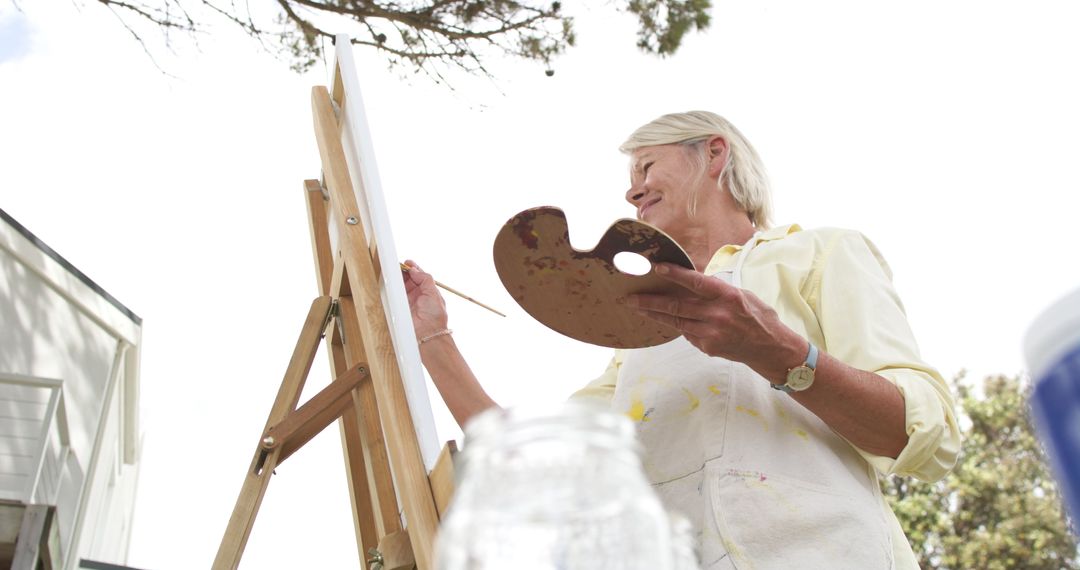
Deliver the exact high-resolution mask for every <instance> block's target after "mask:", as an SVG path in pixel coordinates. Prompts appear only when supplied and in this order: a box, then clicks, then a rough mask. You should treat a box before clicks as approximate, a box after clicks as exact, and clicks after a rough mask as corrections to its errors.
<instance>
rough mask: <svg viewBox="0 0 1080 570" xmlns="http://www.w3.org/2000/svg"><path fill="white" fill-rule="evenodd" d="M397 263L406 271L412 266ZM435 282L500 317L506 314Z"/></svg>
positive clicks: (438, 283) (436, 282)
mask: <svg viewBox="0 0 1080 570" xmlns="http://www.w3.org/2000/svg"><path fill="white" fill-rule="evenodd" d="M399 265H401V270H402V271H406V272H408V271H412V267H409V266H408V265H405V264H404V263H401V264H399ZM435 284H436V285H438V286H439V287H442V288H443V289H444V290H446V291H449V292H451V293H453V294H455V295H457V296H458V297H461V298H462V299H465V300H466V301H470V302H472V303H476V304H477V305H480V306H481V307H483V308H485V309H487V310H489V311H491V312H492V313H495V314H496V315H499V316H500V317H505V316H506V315H504V314H502V313H500V312H499V311H496V310H495V309H492V308H491V307H489V306H487V305H485V304H483V303H481V302H480V301H477V300H476V299H473V298H472V297H470V296H468V295H466V294H465V293H462V292H461V291H458V290H457V289H454V288H453V287H451V286H449V285H445V284H443V283H440V282H438V281H435Z"/></svg>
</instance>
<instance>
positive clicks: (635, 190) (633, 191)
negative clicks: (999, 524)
mask: <svg viewBox="0 0 1080 570" xmlns="http://www.w3.org/2000/svg"><path fill="white" fill-rule="evenodd" d="M644 195H645V191H644V190H642V189H641V187H638V186H631V187H630V189H629V190H627V191H626V201H627V202H630V203H631V204H636V203H637V201H638V200H640V199H641V197H642V196H644Z"/></svg>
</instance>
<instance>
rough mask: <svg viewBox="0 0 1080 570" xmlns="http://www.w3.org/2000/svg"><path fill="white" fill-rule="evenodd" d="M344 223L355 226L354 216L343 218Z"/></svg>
mask: <svg viewBox="0 0 1080 570" xmlns="http://www.w3.org/2000/svg"><path fill="white" fill-rule="evenodd" d="M345 223H346V224H349V225H350V226H355V225H356V224H357V221H356V216H349V217H348V218H345Z"/></svg>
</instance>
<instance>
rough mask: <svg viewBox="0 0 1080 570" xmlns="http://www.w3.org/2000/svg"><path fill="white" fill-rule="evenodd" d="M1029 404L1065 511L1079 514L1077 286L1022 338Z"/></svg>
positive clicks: (1079, 295)
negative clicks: (1030, 389) (1030, 387)
mask: <svg viewBox="0 0 1080 570" xmlns="http://www.w3.org/2000/svg"><path fill="white" fill-rule="evenodd" d="M1024 357H1025V359H1026V361H1027V366H1028V372H1029V373H1030V374H1031V378H1032V380H1033V381H1034V383H1035V389H1034V392H1033V394H1032V397H1031V408H1032V413H1033V416H1034V418H1035V424H1036V429H1037V431H1038V433H1039V437H1040V439H1042V441H1043V443H1044V444H1045V445H1046V448H1047V452H1048V453H1049V454H1050V459H1051V463H1052V464H1053V467H1054V470H1055V472H1056V475H1057V479H1058V483H1059V485H1060V486H1061V488H1062V489H1063V490H1064V494H1065V498H1066V501H1067V503H1068V508H1069V511H1070V514H1071V515H1072V516H1073V518H1074V519H1075V518H1076V517H1078V516H1080V289H1077V290H1076V291H1073V292H1072V293H1070V294H1068V295H1066V296H1065V297H1063V298H1062V299H1060V300H1058V301H1057V302H1056V303H1054V304H1053V305H1051V306H1050V307H1048V308H1047V309H1046V310H1045V311H1043V313H1042V314H1040V315H1039V316H1038V317H1037V318H1036V319H1035V321H1034V322H1033V323H1032V325H1031V327H1030V328H1029V329H1028V331H1027V334H1026V335H1025V337H1024Z"/></svg>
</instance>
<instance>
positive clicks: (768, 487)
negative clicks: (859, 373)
mask: <svg viewBox="0 0 1080 570" xmlns="http://www.w3.org/2000/svg"><path fill="white" fill-rule="evenodd" d="M756 241H757V236H755V237H754V238H753V239H751V241H750V242H749V243H748V244H747V245H746V247H744V248H743V250H742V251H741V252H740V254H739V256H738V258H737V260H736V263H735V267H734V269H731V270H724V271H721V272H719V273H717V274H716V275H715V276H716V277H717V278H720V279H724V280H725V281H727V282H729V283H732V284H733V285H735V286H737V287H738V286H741V271H742V265H743V261H745V259H746V258H747V256H749V255H750V252H751V251H752V250H753V248H754V246H755V245H756ZM612 406H613V408H614V409H615V410H616V411H620V412H624V413H626V414H627V415H629V416H630V417H631V418H632V419H634V420H635V421H636V425H637V430H638V438H639V440H640V442H641V444H642V446H643V448H644V464H645V473H646V476H647V477H648V478H649V481H650V482H651V483H652V484H653V486H654V488H655V489H656V491H657V493H658V494H659V495H660V498H661V500H662V501H663V502H664V504H665V506H666V507H667V508H668V509H669V510H673V511H676V512H678V513H681V514H682V515H683V516H685V517H687V518H688V519H689V520H690V522H691V524H692V525H693V527H694V529H695V533H696V535H697V540H698V554H699V556H700V559H701V567H702V569H703V570H719V569H732V568H734V569H738V570H751V569H754V570H773V569H775V570H792V569H800V570H801V569H818V568H820V569H829V570H833V569H838V568H850V569H853V570H854V569H858V570H876V569H883V570H887V569H891V568H892V567H893V560H892V558H893V557H892V544H891V538H890V534H889V530H888V526H887V525H886V519H885V513H884V511H883V508H882V498H881V490H880V488H879V486H878V484H877V479H876V476H875V474H874V472H873V469H872V467H870V466H869V465H868V464H867V463H866V462H865V461H864V460H863V459H862V458H861V457H860V456H859V455H858V453H856V452H855V450H854V449H853V448H852V446H851V445H850V444H849V443H847V442H846V441H845V440H843V439H842V438H840V437H839V436H837V435H836V434H835V433H834V432H833V431H832V430H831V429H830V428H829V427H828V426H826V425H825V423H824V422H822V421H821V420H820V419H819V418H818V417H817V416H815V415H814V414H812V413H811V412H809V411H808V410H806V409H805V408H803V407H802V406H801V405H799V404H798V403H797V402H796V401H795V400H793V399H792V398H791V397H790V396H788V395H787V394H785V393H783V392H780V391H777V390H773V389H772V388H770V386H769V383H768V381H767V380H765V379H764V378H763V377H762V376H760V375H758V374H757V373H755V372H754V371H753V370H751V369H750V368H749V367H747V366H745V365H743V364H741V363H737V362H732V361H730V360H725V359H723V358H715V357H710V356H707V355H705V354H704V353H702V352H701V351H699V350H698V349H696V348H694V347H693V346H692V345H691V344H690V343H689V342H687V341H686V339H684V338H682V337H680V338H678V339H676V340H673V341H671V342H668V343H666V344H663V345H660V346H655V347H651V348H645V349H636V350H628V351H626V355H625V359H624V361H623V363H622V366H620V368H619V376H618V381H617V383H616V388H615V396H614V399H613V401H612Z"/></svg>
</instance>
